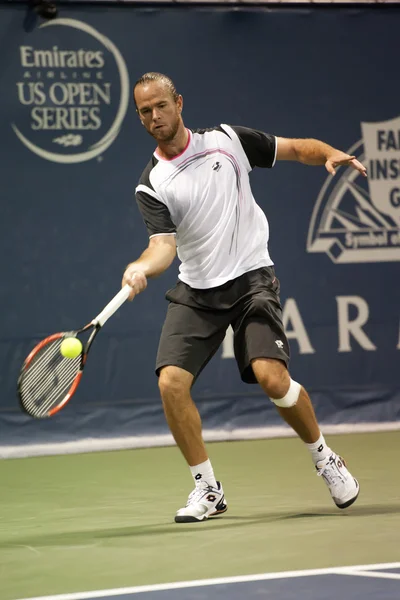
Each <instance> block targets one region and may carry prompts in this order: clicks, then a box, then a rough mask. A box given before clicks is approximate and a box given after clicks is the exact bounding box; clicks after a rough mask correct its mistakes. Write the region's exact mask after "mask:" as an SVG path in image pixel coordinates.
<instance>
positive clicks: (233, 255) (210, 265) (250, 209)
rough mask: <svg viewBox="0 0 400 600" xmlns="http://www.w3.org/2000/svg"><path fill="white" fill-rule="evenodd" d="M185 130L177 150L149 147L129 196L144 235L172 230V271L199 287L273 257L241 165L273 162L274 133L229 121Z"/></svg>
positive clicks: (219, 282)
mask: <svg viewBox="0 0 400 600" xmlns="http://www.w3.org/2000/svg"><path fill="white" fill-rule="evenodd" d="M188 133H189V138H188V143H187V145H186V148H185V149H184V150H183V151H182V152H181V154H179V155H178V156H175V157H174V158H172V159H171V160H166V159H163V158H161V157H160V156H159V155H158V154H157V152H155V153H154V154H153V157H152V159H151V160H150V162H149V164H148V165H147V167H146V168H145V170H144V171H143V173H142V176H141V178H140V181H139V184H138V186H137V188H136V200H137V203H138V206H139V210H140V212H141V214H142V216H143V219H144V222H145V224H146V226H147V230H148V233H149V236H150V237H153V236H156V235H171V234H175V235H176V244H177V254H178V258H179V260H180V261H181V265H180V268H179V278H180V279H181V280H182V281H183V282H184V283H186V284H187V285H189V286H190V287H193V288H199V289H207V288H213V287H217V286H219V285H222V284H224V283H226V282H227V281H230V280H232V279H235V278H236V277H239V276H240V275H243V273H245V272H247V271H252V270H254V269H258V268H260V267H265V266H270V265H272V264H273V262H272V260H271V258H270V256H269V252H268V238H269V227H268V221H267V218H266V216H265V214H264V212H263V211H262V209H261V208H260V207H259V206H258V204H257V203H256V201H255V200H254V197H253V194H252V191H251V187H250V181H249V173H250V171H251V170H252V168H253V167H254V166H259V167H267V168H270V167H272V166H273V165H274V163H275V159H276V148H277V140H276V138H275V136H273V135H269V134H266V133H263V132H261V131H257V130H254V129H248V128H246V127H237V126H229V125H221V126H219V127H215V128H213V129H202V130H200V129H199V130H188Z"/></svg>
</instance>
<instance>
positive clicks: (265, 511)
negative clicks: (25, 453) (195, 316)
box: [0, 432, 400, 600]
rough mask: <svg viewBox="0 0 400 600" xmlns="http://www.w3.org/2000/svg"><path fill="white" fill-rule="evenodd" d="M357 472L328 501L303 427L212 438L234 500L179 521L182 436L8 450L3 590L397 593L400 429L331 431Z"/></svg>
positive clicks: (64, 599)
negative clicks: (50, 453)
mask: <svg viewBox="0 0 400 600" xmlns="http://www.w3.org/2000/svg"><path fill="white" fill-rule="evenodd" d="M327 438H328V442H329V443H330V444H331V446H332V447H333V448H334V449H335V451H337V452H339V453H341V454H343V456H344V457H345V458H347V461H348V464H349V467H350V468H351V470H352V471H353V472H354V475H356V476H357V478H358V479H359V481H360V486H361V493H360V497H359V500H358V501H357V503H356V504H355V505H354V506H353V507H351V508H350V509H348V510H346V511H340V510H338V509H337V508H336V507H335V506H334V505H333V503H332V501H331V500H330V497H329V493H328V491H327V489H326V487H325V486H324V484H323V482H322V481H321V480H320V478H318V477H317V476H316V475H315V473H314V472H313V466H312V464H311V461H310V458H309V455H308V453H307V451H306V450H305V449H304V448H303V447H302V443H301V442H300V441H299V440H297V439H294V438H290V439H278V440H277V439H275V440H259V441H250V442H230V443H215V444H209V451H210V456H211V459H212V461H213V464H214V469H215V471H216V474H217V477H220V478H221V480H222V481H223V484H224V489H225V492H226V497H227V500H228V504H229V510H228V512H227V513H226V514H225V515H223V516H221V517H220V518H215V519H213V520H209V521H208V522H206V523H201V524H186V525H177V524H175V523H174V522H173V516H174V513H175V511H176V509H177V508H178V507H179V506H181V505H182V504H184V502H185V501H186V496H187V494H188V492H189V491H190V489H191V487H192V481H191V477H190V473H189V472H188V470H187V469H186V468H185V464H184V462H183V459H182V458H181V456H180V454H179V451H178V450H177V449H176V448H173V447H172V448H171V447H169V448H153V449H146V450H145V449H141V450H130V451H120V452H108V453H93V454H82V455H71V456H54V457H41V458H30V459H15V460H3V461H0V478H1V479H0V481H1V492H0V590H1V592H0V598H1V600H17V599H22V598H24V599H25V598H44V597H52V598H53V597H54V596H59V595H61V596H59V598H58V599H57V600H87V599H89V598H106V599H107V598H118V599H119V600H128V599H130V598H135V600H136V599H139V598H143V599H144V600H151V599H153V598H154V600H172V599H174V600H183V599H187V600H201V599H203V598H206V597H207V598H209V597H210V596H211V595H212V597H213V598H214V599H216V600H228V599H233V600H236V599H239V598H248V599H249V600H253V599H254V600H255V599H256V598H257V600H258V598H260V597H264V598H271V599H272V598H278V597H279V598H282V599H285V600H286V599H287V600H291V599H292V598H293V599H294V598H296V599H297V600H303V599H304V600H305V599H306V598H307V600H309V599H315V600H334V599H335V600H337V598H338V597H342V598H343V599H346V600H353V599H355V598H363V599H364V598H366V599H369V598H371V599H372V598H374V599H376V598H379V599H380V600H389V599H390V600H398V599H399V598H400V544H399V531H400V482H399V478H398V475H397V474H398V464H397V457H398V456H399V450H400V433H399V432H387V433H370V434H357V435H346V436H327Z"/></svg>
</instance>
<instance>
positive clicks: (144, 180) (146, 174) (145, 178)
mask: <svg viewBox="0 0 400 600" xmlns="http://www.w3.org/2000/svg"><path fill="white" fill-rule="evenodd" d="M157 163H158V160H157V158H156V157H155V156H154V155H153V156H152V157H151V159H150V160H149V162H148V163H147V165H146V167H145V169H144V171H143V173H142V174H141V176H140V179H139V184H142V185H146V186H147V187H149V188H151V189H153V186H152V185H151V183H150V172H151V170H152V169H154V167H155V166H156V165H157Z"/></svg>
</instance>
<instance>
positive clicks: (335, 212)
mask: <svg viewBox="0 0 400 600" xmlns="http://www.w3.org/2000/svg"><path fill="white" fill-rule="evenodd" d="M361 130H362V136H363V137H362V139H361V140H360V141H359V142H357V143H356V144H354V145H353V146H352V147H351V148H349V150H348V153H349V154H351V155H356V156H357V158H358V159H359V160H360V161H361V162H364V163H365V165H366V167H367V172H368V178H364V177H362V176H360V174H359V173H358V171H355V170H353V169H351V168H348V169H344V170H342V169H341V171H339V179H338V177H337V176H336V177H332V176H331V175H329V177H328V178H327V180H326V181H325V184H324V186H323V188H322V189H321V192H320V194H319V196H318V198H317V202H316V204H315V206H314V211H313V214H312V217H311V222H310V228H309V232H308V239H307V251H308V252H325V253H326V254H327V255H328V256H329V258H330V259H331V260H332V261H333V262H334V263H337V264H343V263H372V262H391V261H400V117H397V118H395V119H390V120H388V121H381V122H376V123H375V122H374V123H361Z"/></svg>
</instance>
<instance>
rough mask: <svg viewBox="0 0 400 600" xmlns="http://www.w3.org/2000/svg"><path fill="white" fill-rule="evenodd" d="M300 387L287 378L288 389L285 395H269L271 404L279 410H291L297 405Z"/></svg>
mask: <svg viewBox="0 0 400 600" xmlns="http://www.w3.org/2000/svg"><path fill="white" fill-rule="evenodd" d="M300 390H301V385H300V384H299V383H297V381H294V380H293V379H292V378H291V377H290V378H289V387H288V389H287V391H286V392H285V394H284V395H283V396H282V395H281V393H280V394H277V395H275V394H274V395H272V394H269V398H270V400H271V402H273V403H274V404H275V405H276V406H279V407H280V408H291V407H292V406H295V405H296V404H297V401H298V399H299V396H300Z"/></svg>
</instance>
